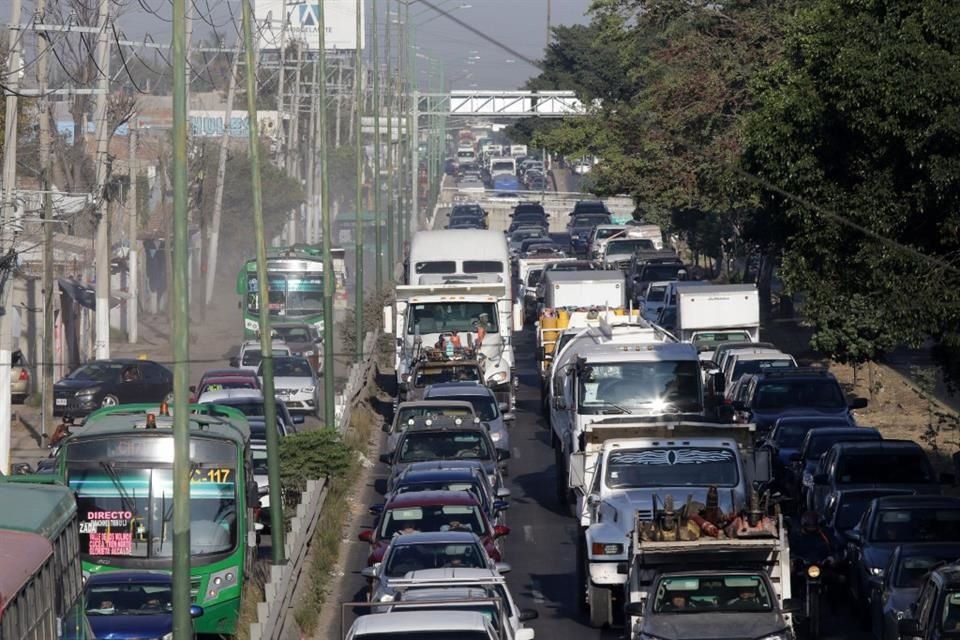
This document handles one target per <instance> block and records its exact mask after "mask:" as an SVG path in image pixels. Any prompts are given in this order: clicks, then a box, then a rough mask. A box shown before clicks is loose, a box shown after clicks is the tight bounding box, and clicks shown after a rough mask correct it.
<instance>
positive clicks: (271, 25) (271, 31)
mask: <svg viewBox="0 0 960 640" xmlns="http://www.w3.org/2000/svg"><path fill="white" fill-rule="evenodd" d="M254 1H255V5H254V17H255V19H256V22H257V36H258V41H259V42H258V46H259V48H260V51H279V50H280V45H281V42H283V43H285V44H286V45H287V46H289V44H290V43H293V42H301V43H303V45H304V47H305V50H308V51H316V50H317V49H318V48H319V45H320V43H319V34H318V31H317V20H318V12H319V9H320V4H319V0H304V1H302V2H300V1H297V0H254ZM360 1H361V0H323V21H324V26H325V27H326V29H325V31H326V36H325V37H326V42H325V44H326V48H327V50H328V51H330V50H341V51H342V50H350V51H352V50H354V49H356V47H357V2H360ZM362 12H363V5H362V4H361V26H360V34H361V36H360V47H361V48H363V44H364V39H365V37H366V36H365V35H364V33H365V25H364V24H362V21H363V20H364V18H365V16H363V15H362ZM281 16H286V21H287V24H286V32H284V29H283V20H282V18H281Z"/></svg>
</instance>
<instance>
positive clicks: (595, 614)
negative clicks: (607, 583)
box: [587, 584, 613, 629]
mask: <svg viewBox="0 0 960 640" xmlns="http://www.w3.org/2000/svg"><path fill="white" fill-rule="evenodd" d="M587 596H588V598H589V605H590V626H591V627H593V628H595V629H600V628H602V627H606V626H608V625H610V624H611V623H612V622H613V592H612V591H611V590H610V589H608V588H606V587H600V586H597V585H595V584H592V585H590V586H589V587H587Z"/></svg>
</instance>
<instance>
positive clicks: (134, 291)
mask: <svg viewBox="0 0 960 640" xmlns="http://www.w3.org/2000/svg"><path fill="white" fill-rule="evenodd" d="M130 120H131V123H130V128H129V134H128V138H129V139H130V152H129V154H128V162H129V165H130V166H129V167H128V172H127V175H129V176H130V177H129V180H130V191H129V192H128V193H127V199H128V201H129V202H130V204H129V205H128V206H127V210H128V211H129V217H128V218H127V225H128V226H127V239H128V240H127V242H128V243H129V245H130V247H129V251H128V252H127V276H128V278H129V286H128V287H127V293H129V294H130V297H129V298H127V342H129V343H130V344H136V343H137V340H138V339H139V335H138V333H139V320H140V319H139V317H138V314H139V312H140V309H139V302H140V300H139V298H140V251H139V249H138V248H137V244H138V243H137V236H138V235H139V234H140V220H139V218H138V217H137V176H138V175H139V172H138V171H137V133H138V132H137V116H136V114H134V116H133V117H132V118H131V119H130Z"/></svg>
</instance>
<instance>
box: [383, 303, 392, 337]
mask: <svg viewBox="0 0 960 640" xmlns="http://www.w3.org/2000/svg"><path fill="white" fill-rule="evenodd" d="M383 332H384V333H386V334H388V335H390V334H392V333H393V306H392V305H387V306H385V307H384V308H383Z"/></svg>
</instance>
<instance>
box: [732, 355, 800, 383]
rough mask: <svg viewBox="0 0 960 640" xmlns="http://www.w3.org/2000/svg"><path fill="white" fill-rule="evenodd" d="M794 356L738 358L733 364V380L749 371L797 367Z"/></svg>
mask: <svg viewBox="0 0 960 640" xmlns="http://www.w3.org/2000/svg"><path fill="white" fill-rule="evenodd" d="M796 366H797V365H796V364H794V362H793V359H792V358H763V359H759V360H737V364H735V365H733V375H732V376H731V378H730V380H731V382H736V381H737V380H739V379H740V376H744V375H747V374H748V373H767V372H768V371H777V370H783V369H789V368H791V367H796Z"/></svg>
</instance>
